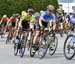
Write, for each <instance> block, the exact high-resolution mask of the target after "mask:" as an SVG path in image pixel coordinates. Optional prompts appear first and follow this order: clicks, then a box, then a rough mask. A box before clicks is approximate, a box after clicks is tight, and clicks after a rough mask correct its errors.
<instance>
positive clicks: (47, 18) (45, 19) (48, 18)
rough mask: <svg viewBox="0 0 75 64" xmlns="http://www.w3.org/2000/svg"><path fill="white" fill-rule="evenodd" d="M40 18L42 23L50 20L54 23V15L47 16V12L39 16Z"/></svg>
mask: <svg viewBox="0 0 75 64" xmlns="http://www.w3.org/2000/svg"><path fill="white" fill-rule="evenodd" d="M40 18H41V19H42V20H43V21H44V22H49V21H50V20H52V21H55V19H56V17H55V14H53V13H52V14H51V15H48V14H47V11H45V12H43V13H42V15H41V16H40Z"/></svg>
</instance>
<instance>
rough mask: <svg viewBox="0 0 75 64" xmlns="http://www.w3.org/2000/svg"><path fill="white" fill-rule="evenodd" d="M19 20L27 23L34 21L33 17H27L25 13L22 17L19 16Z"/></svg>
mask: <svg viewBox="0 0 75 64" xmlns="http://www.w3.org/2000/svg"><path fill="white" fill-rule="evenodd" d="M21 19H22V20H26V21H29V22H34V21H35V17H34V15H32V16H28V15H27V13H25V14H24V15H22V16H21Z"/></svg>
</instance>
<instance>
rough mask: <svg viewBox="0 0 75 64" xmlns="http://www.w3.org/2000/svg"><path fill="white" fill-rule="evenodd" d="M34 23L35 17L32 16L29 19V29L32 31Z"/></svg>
mask: <svg viewBox="0 0 75 64" xmlns="http://www.w3.org/2000/svg"><path fill="white" fill-rule="evenodd" d="M34 22H35V17H34V16H32V17H31V18H30V28H31V29H34Z"/></svg>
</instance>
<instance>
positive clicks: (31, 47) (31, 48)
mask: <svg viewBox="0 0 75 64" xmlns="http://www.w3.org/2000/svg"><path fill="white" fill-rule="evenodd" d="M32 50H33V45H30V57H34V55H35V53H36V51H35V52H33V51H32Z"/></svg>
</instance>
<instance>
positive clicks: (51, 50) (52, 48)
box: [49, 36, 58, 55]
mask: <svg viewBox="0 0 75 64" xmlns="http://www.w3.org/2000/svg"><path fill="white" fill-rule="evenodd" d="M57 46H58V38H57V37H56V36H52V37H51V43H50V46H49V54H50V55H53V54H54V53H55V51H56V49H57Z"/></svg>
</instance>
